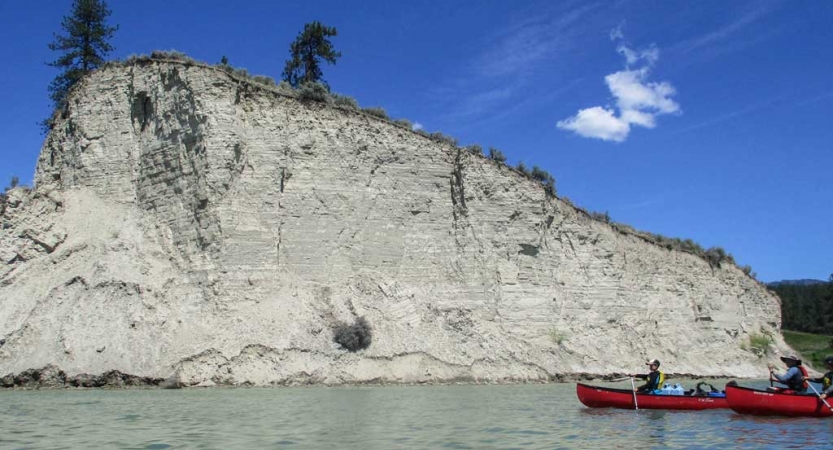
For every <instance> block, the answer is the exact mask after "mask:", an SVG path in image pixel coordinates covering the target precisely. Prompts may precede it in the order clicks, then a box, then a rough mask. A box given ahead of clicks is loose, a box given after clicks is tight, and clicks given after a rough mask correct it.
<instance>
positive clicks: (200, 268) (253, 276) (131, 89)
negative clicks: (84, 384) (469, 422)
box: [0, 61, 787, 385]
mask: <svg viewBox="0 0 833 450" xmlns="http://www.w3.org/2000/svg"><path fill="white" fill-rule="evenodd" d="M2 221H3V222H2V223H3V226H2V229H1V230H0V258H2V261H0V339H2V341H3V343H2V345H0V375H2V374H5V373H10V372H11V373H18V372H21V371H24V370H26V369H30V368H36V367H42V366H45V365H48V364H54V365H56V366H58V367H60V368H61V369H63V370H64V371H66V373H67V374H78V373H90V374H94V373H103V372H106V371H108V370H113V369H115V370H119V371H121V372H124V373H129V374H135V375H140V376H149V377H168V376H170V375H172V374H176V375H177V376H178V377H179V378H180V379H181V380H182V381H183V382H185V383H186V384H197V383H231V384H255V385H266V384H276V383H325V384H337V383H352V382H439V381H450V380H472V381H522V380H552V379H559V378H561V377H563V376H569V375H574V374H582V373H587V374H609V373H612V372H634V371H637V370H640V369H641V368H643V367H644V366H643V362H644V360H645V359H646V358H659V359H660V360H662V362H663V368H665V369H666V370H667V371H669V372H676V373H689V374H698V375H731V376H763V375H764V373H765V372H764V370H765V369H764V366H765V363H766V360H767V359H766V358H759V357H758V356H756V355H755V354H754V353H753V352H752V351H750V350H748V348H749V338H750V336H752V335H769V336H772V338H773V344H772V346H771V348H770V349H769V354H770V356H769V357H770V358H773V357H774V355H775V354H776V353H777V352H778V351H779V350H780V351H787V348H786V347H785V344H784V343H783V340H782V339H781V337H780V329H779V328H780V321H781V319H780V305H779V301H778V299H777V297H775V296H774V295H773V294H771V293H770V292H768V291H767V290H766V289H765V288H764V287H763V286H762V285H760V284H759V283H758V282H756V281H755V280H753V279H751V278H749V277H748V276H746V275H745V274H744V273H743V272H742V271H741V270H739V269H738V268H737V267H735V266H734V265H731V264H723V265H721V266H720V267H716V266H715V267H713V266H711V265H710V264H709V263H708V262H706V261H704V260H703V259H701V258H700V257H697V256H695V255H692V254H689V253H684V252H679V251H672V250H668V249H665V248H662V247H660V246H657V245H655V244H653V243H650V242H648V241H647V240H646V239H643V238H642V237H640V236H639V235H638V234H633V233H620V232H618V231H616V230H615V229H613V228H612V227H611V226H610V225H608V224H605V223H602V222H599V221H596V220H592V219H591V218H590V217H588V215H587V214H586V213H584V212H583V211H581V210H578V209H576V208H574V207H573V206H572V205H570V204H569V203H565V202H564V201H562V200H560V199H557V198H553V197H550V196H547V195H546V194H545V192H544V190H543V189H542V188H541V186H540V184H537V183H535V182H533V181H530V180H528V179H526V178H524V177H522V176H521V175H519V174H518V173H516V172H515V171H513V170H511V169H509V168H507V167H505V166H503V165H501V164H499V163H496V162H493V161H490V160H488V159H485V158H483V157H481V156H478V155H473V154H471V153H469V152H467V151H465V150H461V149H457V148H454V147H452V146H450V145H444V144H440V143H436V142H434V141H432V140H430V139H427V138H425V137H423V136H420V135H418V134H416V133H413V132H411V131H410V130H407V129H404V128H401V127H399V126H396V125H394V124H392V123H389V122H387V121H385V120H380V119H377V118H375V117H371V116H369V115H366V114H363V113H360V112H356V111H349V110H343V109H338V108H332V107H328V106H324V105H322V104H320V103H303V102H299V101H298V100H297V99H295V98H292V97H291V96H287V95H284V94H281V93H280V92H279V91H278V90H277V89H275V88H269V87H265V86H262V85H258V84H255V83H252V82H250V81H247V80H242V79H238V78H235V77H233V76H231V75H229V74H227V73H225V72H223V71H221V70H217V69H215V68H211V67H205V66H200V65H193V64H183V63H179V62H163V61H153V62H147V61H145V62H142V63H138V64H131V65H125V66H114V67H109V68H106V69H103V70H100V71H98V72H96V73H94V74H92V75H91V76H90V77H88V78H87V79H85V80H84V81H83V83H82V84H81V85H80V86H78V88H77V89H75V90H74V92H73V93H72V95H71V96H70V100H69V106H68V108H67V109H66V110H65V111H63V112H62V114H61V116H60V117H59V118H58V119H57V122H56V126H55V128H54V129H53V131H52V133H51V134H50V135H49V137H48V138H47V140H46V142H45V144H44V147H43V149H42V151H41V155H40V159H39V161H38V167H37V173H36V188H35V189H34V191H33V192H31V193H26V192H24V191H21V190H16V191H14V192H13V193H12V194H11V196H10V198H9V204H8V206H7V208H6V211H5V212H4V213H3V216H2ZM359 316H364V317H366V318H367V320H368V322H369V323H370V325H371V326H372V327H373V343H372V345H371V346H370V347H369V348H367V349H365V350H361V351H358V352H355V353H353V352H348V351H346V350H344V349H343V348H341V347H340V346H339V345H338V344H336V343H334V342H333V331H332V329H333V326H334V324H335V323H336V322H338V321H343V322H348V323H349V322H352V321H353V320H354V319H355V318H356V317H359ZM753 350H754V349H753Z"/></svg>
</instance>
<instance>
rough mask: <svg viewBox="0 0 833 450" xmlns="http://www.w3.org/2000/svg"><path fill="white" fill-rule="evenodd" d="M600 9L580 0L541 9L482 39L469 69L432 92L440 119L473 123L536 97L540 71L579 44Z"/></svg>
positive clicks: (529, 11)
mask: <svg viewBox="0 0 833 450" xmlns="http://www.w3.org/2000/svg"><path fill="white" fill-rule="evenodd" d="M600 7H601V4H599V3H590V4H587V3H585V2H581V1H572V2H568V3H559V4H557V5H554V6H544V7H543V9H542V7H541V6H540V5H539V6H538V7H536V8H529V9H528V10H525V11H524V12H522V13H519V15H517V16H515V17H514V18H512V19H510V21H509V25H507V26H506V27H504V28H503V29H500V30H497V31H495V32H494V33H493V34H491V35H490V36H488V37H486V38H485V39H484V40H483V42H482V43H481V45H480V47H481V48H482V49H483V50H482V51H481V52H480V53H479V54H476V55H474V56H473V57H472V59H471V60H470V61H468V62H467V64H466V65H467V70H464V71H463V72H458V73H459V75H458V76H457V77H456V78H454V79H446V80H445V81H444V82H443V84H442V85H441V86H439V87H437V88H435V89H433V90H432V91H431V95H432V97H433V98H434V101H435V102H436V104H437V105H442V109H443V114H442V115H441V116H440V118H441V119H442V120H446V121H455V125H459V123H456V121H458V120H460V119H464V120H466V121H467V122H472V121H475V122H476V121H479V120H482V119H483V118H484V117H487V116H488V117H491V116H493V115H496V114H501V113H502V112H503V111H505V110H507V109H510V108H514V107H515V106H516V105H519V104H526V103H527V100H529V97H531V96H537V97H540V96H541V95H542V93H541V92H540V91H537V92H532V91H533V89H532V86H533V83H534V82H535V80H536V79H537V78H540V74H541V71H542V67H552V64H554V63H555V62H556V61H557V60H559V59H561V58H564V56H565V54H567V53H568V52H569V51H571V50H572V49H574V48H575V47H576V45H578V43H579V42H581V40H582V38H581V37H580V36H583V35H584V34H586V33H588V32H589V31H588V30H589V29H588V26H587V25H588V22H589V21H592V20H593V18H594V17H596V16H595V15H594V12H595V11H598V10H599V9H600Z"/></svg>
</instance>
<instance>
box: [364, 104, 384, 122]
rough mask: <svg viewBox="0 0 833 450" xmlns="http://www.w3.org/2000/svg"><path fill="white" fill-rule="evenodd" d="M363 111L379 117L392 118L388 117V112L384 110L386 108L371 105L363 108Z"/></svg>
mask: <svg viewBox="0 0 833 450" xmlns="http://www.w3.org/2000/svg"><path fill="white" fill-rule="evenodd" d="M362 112H364V113H366V114H370V115H371V116H373V117H378V118H380V119H385V120H390V117H388V112H387V111H385V110H384V108H379V107H370V108H362Z"/></svg>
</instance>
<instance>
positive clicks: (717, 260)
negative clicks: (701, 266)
mask: <svg viewBox="0 0 833 450" xmlns="http://www.w3.org/2000/svg"><path fill="white" fill-rule="evenodd" d="M703 256H704V257H705V258H706V261H708V262H709V264H710V265H711V266H713V267H720V265H721V264H722V263H723V262H729V263H731V262H733V260H734V258H732V255H730V254H728V253H726V250H723V248H721V247H712V248H710V249H708V250H706V253H705V254H704V255H703Z"/></svg>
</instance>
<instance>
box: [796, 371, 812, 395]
mask: <svg viewBox="0 0 833 450" xmlns="http://www.w3.org/2000/svg"><path fill="white" fill-rule="evenodd" d="M798 370H800V371H801V376H802V378H801V387H802V388H804V390H805V391H806V390H807V388H809V387H810V383H808V382H807V380H805V379H804V378H807V377H809V376H810V374H808V373H807V369H805V368H804V366H802V365H799V366H798Z"/></svg>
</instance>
